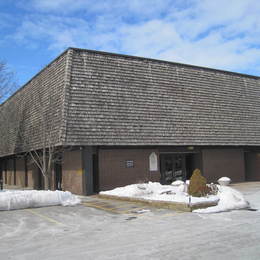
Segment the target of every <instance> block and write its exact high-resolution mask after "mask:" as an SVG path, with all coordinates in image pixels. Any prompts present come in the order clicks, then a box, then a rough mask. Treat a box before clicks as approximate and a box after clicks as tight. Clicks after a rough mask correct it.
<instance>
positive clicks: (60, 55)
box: [0, 47, 71, 107]
mask: <svg viewBox="0 0 260 260" xmlns="http://www.w3.org/2000/svg"><path fill="white" fill-rule="evenodd" d="M69 49H71V48H70V47H69V48H67V49H65V50H64V51H63V52H62V53H61V54H59V55H58V56H57V57H56V58H55V59H54V60H52V61H51V62H50V63H48V64H47V65H45V66H44V67H43V68H42V69H41V70H39V71H38V72H37V73H36V74H35V75H34V76H33V77H32V78H30V79H29V80H28V81H26V83H24V84H23V85H22V86H21V87H19V88H18V89H17V90H16V91H15V92H14V93H13V94H12V95H11V96H10V97H8V98H7V99H6V100H5V101H4V102H3V103H1V104H0V107H1V106H2V105H4V104H5V103H6V102H7V101H8V100H9V99H11V98H12V97H13V96H15V95H16V94H17V93H19V92H20V91H21V90H22V89H23V88H25V87H26V86H27V85H28V84H29V83H30V82H31V81H32V80H33V79H35V78H36V77H37V76H38V75H39V74H41V73H42V72H43V71H44V70H45V69H47V68H48V67H50V66H51V65H52V64H53V63H54V62H55V61H56V60H58V59H59V58H60V57H62V56H63V55H65V53H66V52H67V51H68V50H69Z"/></svg>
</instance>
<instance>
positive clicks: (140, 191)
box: [100, 182, 219, 205]
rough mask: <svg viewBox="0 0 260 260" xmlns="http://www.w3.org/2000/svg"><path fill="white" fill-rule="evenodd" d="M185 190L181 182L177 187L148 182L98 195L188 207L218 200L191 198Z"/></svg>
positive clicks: (184, 185) (215, 197) (185, 186)
mask: <svg viewBox="0 0 260 260" xmlns="http://www.w3.org/2000/svg"><path fill="white" fill-rule="evenodd" d="M186 190H187V185H186V184H184V183H183V182H181V183H180V185H177V186H176V185H175V186H173V185H161V184H160V183H158V182H149V183H142V184H131V185H127V186H125V187H119V188H115V189H113V190H109V191H102V192H100V194H104V195H113V196H119V197H133V198H140V199H145V200H157V201H158V200H160V201H169V202H179V203H187V204H190V205H193V204H197V203H204V202H217V201H218V200H219V198H218V196H215V195H210V196H207V197H192V196H189V195H188V194H187V192H185V191H186ZM189 199H190V200H189Z"/></svg>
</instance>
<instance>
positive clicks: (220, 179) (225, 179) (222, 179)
mask: <svg viewBox="0 0 260 260" xmlns="http://www.w3.org/2000/svg"><path fill="white" fill-rule="evenodd" d="M218 181H231V179H230V178H228V177H221V178H219V179H218Z"/></svg>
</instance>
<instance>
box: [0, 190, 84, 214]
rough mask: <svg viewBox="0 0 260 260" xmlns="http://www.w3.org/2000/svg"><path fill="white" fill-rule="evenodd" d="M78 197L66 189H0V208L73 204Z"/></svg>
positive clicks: (76, 201)
mask: <svg viewBox="0 0 260 260" xmlns="http://www.w3.org/2000/svg"><path fill="white" fill-rule="evenodd" d="M79 203H80V199H79V198H78V197H77V196H75V195H73V194H72V193H71V192H68V191H65V192H64V191H57V190H56V191H38V190H3V191H0V210H12V209H25V208H35V207H46V206H55V205H62V206H73V205H77V204H79Z"/></svg>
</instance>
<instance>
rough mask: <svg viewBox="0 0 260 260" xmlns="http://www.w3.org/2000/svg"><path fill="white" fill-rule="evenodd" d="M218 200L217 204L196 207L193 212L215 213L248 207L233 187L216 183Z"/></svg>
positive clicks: (241, 195)
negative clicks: (200, 207)
mask: <svg viewBox="0 0 260 260" xmlns="http://www.w3.org/2000/svg"><path fill="white" fill-rule="evenodd" d="M218 189H219V191H218V194H217V196H218V197H219V202H218V205H217V206H214V207H208V208H205V209H197V210H194V211H193V212H195V213H217V212H223V211H230V210H234V209H243V208H248V207H249V203H248V201H246V200H245V198H244V196H243V194H242V193H241V192H239V191H237V190H235V189H233V188H230V187H227V186H220V185H218Z"/></svg>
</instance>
